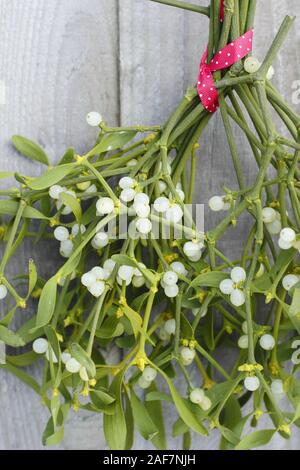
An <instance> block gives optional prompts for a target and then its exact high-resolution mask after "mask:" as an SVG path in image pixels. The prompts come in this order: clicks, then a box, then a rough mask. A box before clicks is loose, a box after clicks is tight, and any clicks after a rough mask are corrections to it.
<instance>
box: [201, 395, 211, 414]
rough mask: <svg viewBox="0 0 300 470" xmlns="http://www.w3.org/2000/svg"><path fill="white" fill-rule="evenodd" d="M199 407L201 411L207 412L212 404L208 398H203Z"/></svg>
mask: <svg viewBox="0 0 300 470" xmlns="http://www.w3.org/2000/svg"><path fill="white" fill-rule="evenodd" d="M199 405H200V408H202V410H203V411H208V410H210V408H211V407H212V402H211V400H210V398H208V397H206V396H205V397H204V398H203V400H201V402H200V403H199Z"/></svg>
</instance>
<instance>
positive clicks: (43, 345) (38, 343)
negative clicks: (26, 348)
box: [32, 338, 49, 354]
mask: <svg viewBox="0 0 300 470" xmlns="http://www.w3.org/2000/svg"><path fill="white" fill-rule="evenodd" d="M48 348H49V343H48V341H47V340H46V339H45V338H37V339H36V340H35V341H34V342H33V344H32V349H33V350H34V352H35V353H36V354H45V353H46V352H47V351H48Z"/></svg>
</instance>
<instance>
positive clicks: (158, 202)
mask: <svg viewBox="0 0 300 470" xmlns="http://www.w3.org/2000/svg"><path fill="white" fill-rule="evenodd" d="M153 207H154V209H155V210H156V212H159V213H162V214H163V213H165V212H166V211H167V210H168V209H169V207H170V200H169V199H167V198H166V197H164V196H161V197H158V198H157V199H155V201H154V205H153Z"/></svg>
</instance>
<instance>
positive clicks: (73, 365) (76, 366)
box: [66, 357, 81, 374]
mask: <svg viewBox="0 0 300 470" xmlns="http://www.w3.org/2000/svg"><path fill="white" fill-rule="evenodd" d="M80 368H81V364H80V362H78V361H77V360H76V359H75V358H74V357H71V359H69V360H68V361H67V363H66V369H67V371H68V372H70V373H71V374H78V372H79V371H80Z"/></svg>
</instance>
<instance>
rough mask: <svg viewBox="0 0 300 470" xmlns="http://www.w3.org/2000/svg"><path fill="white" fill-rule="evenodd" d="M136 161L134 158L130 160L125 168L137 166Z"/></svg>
mask: <svg viewBox="0 0 300 470" xmlns="http://www.w3.org/2000/svg"><path fill="white" fill-rule="evenodd" d="M137 163H138V161H137V159H136V158H132V159H131V160H129V162H127V163H126V166H129V167H134V166H135V165H137Z"/></svg>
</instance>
